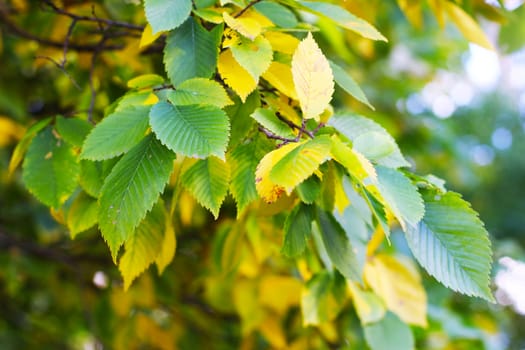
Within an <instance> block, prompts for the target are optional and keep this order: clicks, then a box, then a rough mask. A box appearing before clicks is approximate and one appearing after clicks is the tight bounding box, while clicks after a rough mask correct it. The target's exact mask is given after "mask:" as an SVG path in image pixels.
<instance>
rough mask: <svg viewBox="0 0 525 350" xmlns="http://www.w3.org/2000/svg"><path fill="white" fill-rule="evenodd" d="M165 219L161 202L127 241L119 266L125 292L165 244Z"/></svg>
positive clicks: (164, 211)
mask: <svg viewBox="0 0 525 350" xmlns="http://www.w3.org/2000/svg"><path fill="white" fill-rule="evenodd" d="M165 217H166V210H165V209H164V206H163V204H162V201H160V202H158V203H157V204H156V205H155V206H154V207H153V209H152V210H151V212H149V213H148V215H147V216H146V218H145V219H144V220H143V221H142V222H141V223H140V225H139V226H138V227H137V229H136V230H135V232H133V234H131V235H130V237H129V238H128V239H127V240H126V243H125V248H126V252H125V253H124V255H122V258H121V259H120V261H119V265H118V268H119V270H120V273H121V274H122V277H123V278H124V289H125V290H127V289H128V288H129V286H130V285H131V282H133V280H134V279H135V278H136V277H137V276H138V275H140V274H141V273H142V272H143V271H144V270H146V268H147V267H148V266H149V265H151V263H153V262H154V261H155V258H156V257H157V256H158V254H159V251H160V250H161V246H162V242H163V238H162V232H164V225H165V222H166V219H165Z"/></svg>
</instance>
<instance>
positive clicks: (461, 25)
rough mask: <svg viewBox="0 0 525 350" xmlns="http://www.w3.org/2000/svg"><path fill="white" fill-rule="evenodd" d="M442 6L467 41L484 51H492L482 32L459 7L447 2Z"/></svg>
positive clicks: (492, 48)
mask: <svg viewBox="0 0 525 350" xmlns="http://www.w3.org/2000/svg"><path fill="white" fill-rule="evenodd" d="M443 5H444V6H445V10H446V11H447V14H448V15H449V17H450V19H451V20H452V21H453V22H454V23H455V24H456V26H457V27H458V29H459V31H460V32H461V34H463V36H464V37H465V38H467V40H469V41H471V42H473V43H474V44H478V45H479V46H482V47H484V48H486V49H489V50H494V46H492V44H491V42H490V41H489V39H488V38H487V36H486V35H485V33H484V32H483V30H482V29H481V28H480V27H479V25H478V24H477V23H476V21H475V20H474V19H473V18H472V17H470V16H469V15H468V14H467V13H466V12H465V11H463V9H462V8H461V7H459V6H458V5H456V4H454V3H452V2H449V1H445V2H444V3H443Z"/></svg>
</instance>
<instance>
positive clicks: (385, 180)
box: [376, 166, 425, 231]
mask: <svg viewBox="0 0 525 350" xmlns="http://www.w3.org/2000/svg"><path fill="white" fill-rule="evenodd" d="M376 171H377V181H378V188H379V192H380V193H381V196H382V197H383V199H384V200H385V205H386V206H387V207H389V208H390V210H391V211H392V213H393V214H394V215H395V217H396V218H397V220H398V221H399V223H400V224H401V227H402V228H403V230H404V231H406V230H407V226H415V225H417V223H418V222H419V221H420V220H421V219H422V218H423V215H424V214H425V207H424V205H423V199H422V198H421V195H420V194H419V192H418V191H417V188H416V186H414V185H413V184H412V182H410V180H409V179H408V178H407V177H406V176H405V175H404V174H403V173H401V172H399V171H397V170H395V169H390V168H386V167H383V166H377V167H376Z"/></svg>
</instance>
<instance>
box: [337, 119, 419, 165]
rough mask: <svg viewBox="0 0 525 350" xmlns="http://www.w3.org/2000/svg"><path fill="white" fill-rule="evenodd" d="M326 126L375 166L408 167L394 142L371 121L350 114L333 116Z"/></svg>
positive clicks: (380, 127) (382, 129) (381, 128)
mask: <svg viewBox="0 0 525 350" xmlns="http://www.w3.org/2000/svg"><path fill="white" fill-rule="evenodd" d="M328 124H329V125H331V126H333V127H334V128H336V129H337V131H339V132H340V133H341V134H342V135H344V136H345V137H347V138H348V139H349V140H350V141H352V142H353V143H354V149H355V150H356V151H358V152H360V153H362V154H363V155H365V156H366V157H367V158H369V159H371V160H372V161H374V162H376V163H377V164H380V165H384V166H386V167H389V168H399V167H406V166H410V163H408V162H407V161H406V160H405V158H404V157H403V155H402V154H401V151H400V150H399V147H398V146H397V144H396V141H395V140H394V138H393V137H392V136H390V134H389V133H388V132H387V131H386V130H385V129H384V128H383V127H382V126H381V125H379V124H377V123H376V122H374V121H373V120H371V119H368V118H365V117H362V116H359V115H356V114H353V113H350V112H342V113H336V114H334V115H333V116H332V117H331V118H330V120H329V121H328Z"/></svg>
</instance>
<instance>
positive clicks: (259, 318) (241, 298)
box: [233, 279, 265, 335]
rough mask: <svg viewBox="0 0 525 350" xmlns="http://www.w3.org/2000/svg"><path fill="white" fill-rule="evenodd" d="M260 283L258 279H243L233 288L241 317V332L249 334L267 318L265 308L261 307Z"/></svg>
mask: <svg viewBox="0 0 525 350" xmlns="http://www.w3.org/2000/svg"><path fill="white" fill-rule="evenodd" d="M257 295H258V285H257V282H256V280H247V279H241V280H238V281H236V282H235V288H233V303H234V305H235V309H236V310H237V313H238V314H239V316H240V318H241V333H242V334H243V335H247V334H249V333H250V332H252V331H253V330H255V329H257V328H258V327H259V326H260V325H261V323H262V322H263V320H264V318H265V312H264V309H263V308H261V307H260V305H259V300H258V298H257Z"/></svg>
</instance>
